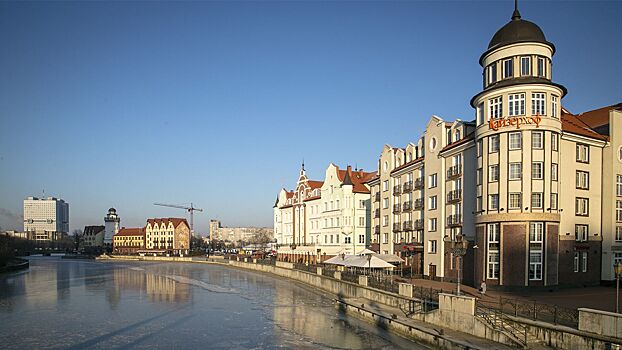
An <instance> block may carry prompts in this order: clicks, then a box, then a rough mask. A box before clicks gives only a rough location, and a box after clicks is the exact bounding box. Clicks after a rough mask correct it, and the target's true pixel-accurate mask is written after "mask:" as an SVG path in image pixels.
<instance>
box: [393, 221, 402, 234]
mask: <svg viewBox="0 0 622 350" xmlns="http://www.w3.org/2000/svg"><path fill="white" fill-rule="evenodd" d="M401 230H402V225H400V223H399V222H394V223H393V232H400V231H401Z"/></svg>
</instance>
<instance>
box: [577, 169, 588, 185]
mask: <svg viewBox="0 0 622 350" xmlns="http://www.w3.org/2000/svg"><path fill="white" fill-rule="evenodd" d="M576 184H577V186H576V187H577V188H578V189H581V190H587V189H589V188H590V173H588V172H587V171H581V170H577V175H576Z"/></svg>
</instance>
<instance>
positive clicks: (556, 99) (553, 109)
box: [551, 95, 559, 118]
mask: <svg viewBox="0 0 622 350" xmlns="http://www.w3.org/2000/svg"><path fill="white" fill-rule="evenodd" d="M558 106H559V97H558V96H557V95H551V116H552V117H553V118H557V117H558V116H557V107H558Z"/></svg>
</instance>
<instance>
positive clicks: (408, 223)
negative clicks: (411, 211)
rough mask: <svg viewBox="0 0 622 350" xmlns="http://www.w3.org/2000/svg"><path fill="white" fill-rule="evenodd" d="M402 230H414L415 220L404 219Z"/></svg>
mask: <svg viewBox="0 0 622 350" xmlns="http://www.w3.org/2000/svg"><path fill="white" fill-rule="evenodd" d="M402 230H403V231H412V230H413V222H412V221H410V220H409V221H404V222H403V223H402Z"/></svg>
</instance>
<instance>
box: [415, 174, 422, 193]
mask: <svg viewBox="0 0 622 350" xmlns="http://www.w3.org/2000/svg"><path fill="white" fill-rule="evenodd" d="M421 189H423V178H420V177H419V178H417V179H416V180H415V190H421Z"/></svg>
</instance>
